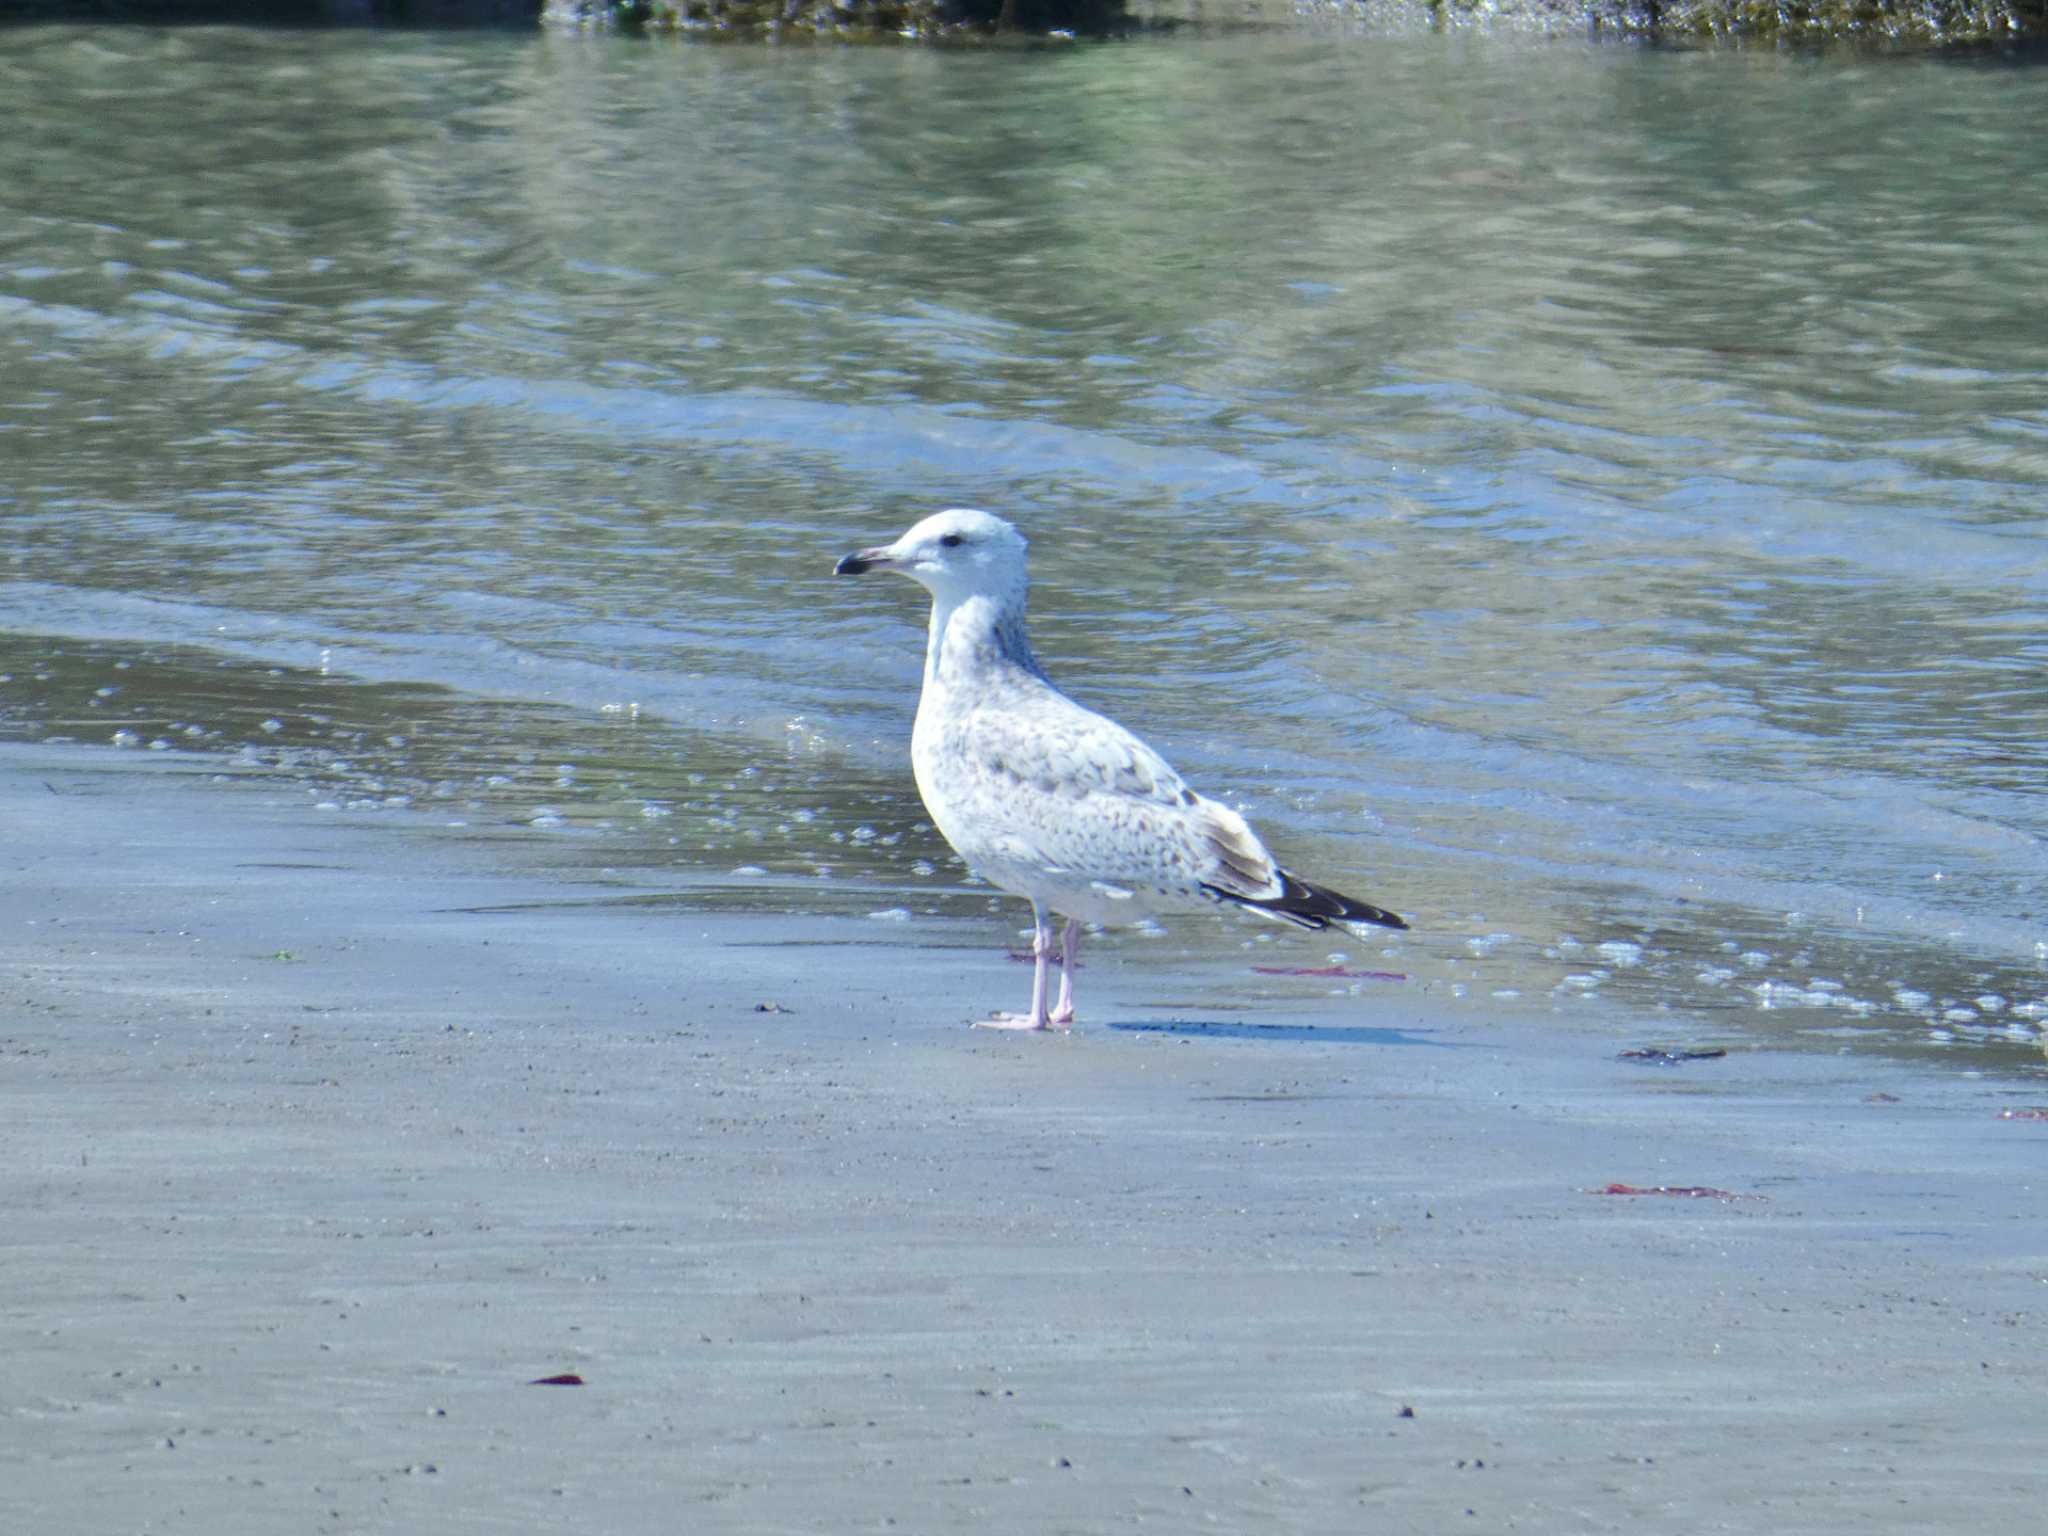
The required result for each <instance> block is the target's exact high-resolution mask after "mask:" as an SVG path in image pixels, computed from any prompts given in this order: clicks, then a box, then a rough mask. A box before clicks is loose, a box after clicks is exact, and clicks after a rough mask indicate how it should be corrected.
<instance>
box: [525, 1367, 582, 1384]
mask: <svg viewBox="0 0 2048 1536" xmlns="http://www.w3.org/2000/svg"><path fill="white" fill-rule="evenodd" d="M527 1385H528V1386H529V1387H580V1386H582V1385H583V1378H582V1377H581V1376H578V1375H577V1374H576V1373H575V1372H574V1371H564V1372H562V1374H561V1375H559V1376H536V1377H535V1378H534V1379H533V1380H532V1381H529V1382H528V1383H527Z"/></svg>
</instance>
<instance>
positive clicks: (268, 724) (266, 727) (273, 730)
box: [256, 720, 284, 736]
mask: <svg viewBox="0 0 2048 1536" xmlns="http://www.w3.org/2000/svg"><path fill="white" fill-rule="evenodd" d="M256 729H257V730H259V731H261V732H263V734H264V735H266V736H275V735H276V734H277V733H278V732H279V731H281V730H283V729H284V722H283V721H282V720H266V721H264V722H263V723H262V724H261V725H259V726H257V727H256Z"/></svg>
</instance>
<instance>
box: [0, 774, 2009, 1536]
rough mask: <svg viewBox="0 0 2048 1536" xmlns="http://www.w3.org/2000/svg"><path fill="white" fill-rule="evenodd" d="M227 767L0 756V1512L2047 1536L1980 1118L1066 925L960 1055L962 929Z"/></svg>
mask: <svg viewBox="0 0 2048 1536" xmlns="http://www.w3.org/2000/svg"><path fill="white" fill-rule="evenodd" d="M218 771H219V768H218V764H216V763H214V762H211V761H208V760H202V759H196V758H192V759H187V758H181V757H179V756H178V755H176V754H154V755H152V754H147V753H139V752H131V753H117V752H112V751H108V750H105V749H88V748H66V747H25V746H14V747H8V748H6V749H4V751H0V825H4V827H5V828H6V836H5V843H4V848H0V1179H4V1181H5V1186H4V1187H5V1194H4V1204H5V1208H6V1210H7V1211H8V1213H9V1221H8V1229H7V1238H6V1245H5V1253H6V1264H5V1268H4V1272H0V1341H4V1347H5V1356H6V1360H7V1362H8V1370H7V1382H6V1388H5V1391H4V1394H0V1530H4V1531H7V1532H22V1533H37V1536H71V1533H77V1536H87V1533H90V1536H104V1533H109V1532H192V1533H202V1532H203V1533H209V1536H217V1533H244V1532H246V1533H251V1536H257V1533H261V1536H275V1533H279V1532H313V1531H320V1532H394V1533H397V1532H404V1533H438V1532H450V1533H454V1532H488V1531H504V1532H532V1531H553V1530H571V1529H574V1530H577V1531H584V1532H604V1533H614V1536H617V1533H626V1536H632V1533H640V1532H650V1533H651V1532H671V1531H734V1532H782V1531H834V1532H840V1531H869V1530H898V1531H906V1532H950V1531H969V1530H973V1531H1018V1532H1087V1533H1093V1532H1115V1531H1125V1530H1132V1529H1138V1528H1145V1529H1152V1530H1166V1531H1181V1530H1197V1529H1214V1530H1220V1531H1239V1532H1276V1531H1285V1532H1349V1531H1375V1532H1379V1531H1399V1532H1408V1531H1413V1532H1445V1531H1474V1532H1488V1531H1506V1530H1520V1531H1534V1532H1546V1531H1629V1532H1646V1531H1648V1532H1673V1533H1677V1532H1686V1533H1694V1532H1704V1531H1719V1530H1727V1531H1743V1532H1756V1531H1769V1532H1773V1533H1791V1532H1835V1531H1842V1532H1848V1531H1858V1532H1864V1531H1899V1532H1908V1531H1911V1532H1925V1531H1937V1530H1939V1531H1946V1530H1954V1531H1966V1530H1968V1531H2000V1530H2020V1529H2025V1528H2028V1527H2029V1525H2030V1523H2031V1522H2033V1521H2036V1520H2038V1519H2039V1514H2040V1509H2041V1501H2042V1496H2043V1492H2044V1487H2048V1485H2044V1481H2043V1477H2042V1474H2041V1471H2040V1450H2041V1433H2040V1430H2039V1427H2038V1426H2039V1413H2040V1404H2041V1402H2042V1400H2043V1392H2044V1389H2048V1363H2044V1362H2048V1355H2044V1351H2043V1349H2042V1344H2041V1340H2042V1337H2043V1331H2042V1330H2043V1323H2044V1317H2043V1312H2044V1306H2048V1225H2044V1222H2043V1219H2042V1218H2043V1202H2042V1187H2041V1173H2040V1170H2041V1167H2042V1162H2043V1157H2044V1151H2048V1123H2040V1122H2036V1121H2031V1120H2025V1119H2010V1118H2001V1111H2002V1110H2008V1109H2012V1108H2016V1107H2025V1106H2028V1105H2033V1104H2039V1103H2041V1102H2042V1099H2043V1097H2044V1096H2043V1095H2042V1094H2041V1093H2040V1092H2039V1091H2038V1089H2035V1090H2033V1091H2032V1094H2031V1096H2030V1094H2029V1085H2027V1084H2025V1083H2015V1082H2013V1081H2010V1080H2001V1079H1998V1078H1995V1077H1989V1076H1987V1077H1973V1076H1970V1075H1968V1074H1966V1073H1964V1072H1963V1071H1961V1070H1957V1071H1955V1072H1952V1073H1950V1074H1948V1075H1935V1074H1933V1073H1932V1072H1929V1071H1926V1070H1923V1069H1919V1068H1914V1067H1910V1066H1905V1065H1899V1064H1896V1063H1889V1062H1886V1061H1884V1060H1881V1059H1879V1058H1875V1057H1873V1056H1869V1055H1808V1054H1796V1053H1790V1052H1764V1051H1755V1052H1745V1051H1741V1050H1737V1051H1735V1052H1734V1053H1732V1054H1730V1055H1729V1056H1727V1057H1726V1058H1722V1059H1718V1060H1713V1061H1706V1062H1698V1063H1693V1064H1690V1065H1688V1066H1685V1067H1683V1068H1678V1069H1671V1070H1658V1069H1655V1068H1645V1067H1642V1066H1640V1065H1635V1064H1631V1063H1627V1062H1621V1061H1618V1060H1617V1059H1616V1052H1617V1049H1618V1048H1619V1047H1620V1046H1622V1045H1626V1044H1630V1043H1640V1042H1633V1041H1630V1040H1628V1039H1625V1038H1617V1037H1616V1035H1615V1033H1614V1032H1613V1031H1612V1029H1611V1028H1608V1027H1605V1026H1602V1025H1600V1024H1599V1023H1598V1021H1595V1020H1588V1021H1585V1022H1581V1023H1578V1024H1573V1025H1565V1024H1561V1023H1560V1022H1559V1020H1558V1019H1557V1018H1555V1017H1553V1016H1551V1015H1549V1014H1547V1013H1543V1012H1541V1011H1540V1010H1537V1009H1534V1008H1531V1009H1530V1010H1529V1011H1528V1012H1526V1013H1523V1014H1517V1013H1516V1012H1515V1011H1514V1010H1515V1005H1514V1004H1504V1005H1503V1006H1502V1007H1501V1009H1500V1010H1498V1011H1497V1012H1488V1011H1485V1010H1472V1009H1463V1010H1458V1011H1455V1012H1452V1011H1447V1010H1435V1009H1433V1008H1432V1006H1431V1005H1430V1003H1429V1001H1428V999H1427V998H1418V997H1414V996H1409V995H1407V994H1405V993H1404V992H1403V991H1401V990H1400V989H1398V988H1390V989H1388V990H1387V991H1386V992H1384V993H1376V994H1373V995H1371V996H1368V997H1365V998H1337V997H1327V998H1325V997H1309V998H1306V999H1304V1000H1300V1001H1298V1002H1287V1003H1285V1004H1284V1005H1281V1004H1276V1005H1273V1006H1271V1007H1262V1008H1256V1009H1253V1010H1251V1011H1250V1012H1248V1013H1240V1012H1231V1013H1229V1014H1228V1015H1220V1016H1219V1017H1217V1018H1214V1019H1205V1018H1204V1017H1203V1016H1202V1014H1201V1013H1200V1011H1199V1009H1198V1006H1197V1005H1196V1004H1194V1003H1191V1002H1190V1001H1189V1000H1190V999H1197V1000H1198V999H1199V998H1200V997H1201V995H1202V993H1203V988H1204V986H1205V985H1206V984H1207V980H1208V979H1213V978H1205V976H1204V974H1203V973H1202V972H1201V971H1200V969H1199V968H1197V969H1196V970H1195V971H1194V972H1193V973H1192V974H1187V975H1182V976H1178V977H1175V978H1173V979H1172V985H1173V986H1174V988H1175V992H1174V997H1173V998H1165V997H1163V996H1160V995H1155V994H1158V993H1160V989H1161V987H1162V986H1163V985H1165V983H1164V982H1163V981H1162V978H1161V974H1160V971H1159V968H1158V967H1157V966H1150V967H1136V966H1132V965H1128V964H1122V963H1119V960H1118V958H1117V956H1116V954H1115V953H1114V952H1106V953H1105V954H1104V956H1103V957H1102V958H1101V960H1100V961H1099V963H1098V964H1096V965H1095V966H1093V967H1091V968H1090V969H1089V970H1088V971H1087V974H1086V977H1085V980H1086V989H1085V990H1084V992H1083V994H1082V1001H1083V1010H1084V1011H1083V1023H1082V1027H1081V1028H1080V1029H1078V1030H1076V1031H1075V1033H1074V1034H1073V1035H1072V1036H1070V1037H1064V1038H1018V1037H1013V1036H997V1035H988V1034H984V1033H978V1032H974V1031H971V1030H969V1029H968V1028H966V1027H965V1025H964V1021H965V1020H966V1019H967V1018H968V1017H969V1016H970V1015H971V1014H972V1013H974V1012H975V1011H977V1010H978V1009H981V1008H985V1007H986V1006H988V1005H989V1004H991V1003H996V1002H1013V1001H1015V999H1014V998H1013V997H1012V996H1011V994H1012V993H1013V992H1015V991H1016V989H1018V988H1019V987H1020V985H1022V984H1023V983H1024V981H1025V975H1024V971H1023V969H1022V968H1021V967H1015V966H1009V965H1005V964H1004V963H1003V962H1002V960H1001V957H1000V955H999V954H998V953H997V950H998V947H999V946H1000V945H1001V944H1002V943H1003V942H1004V940H1005V939H1006V938H1007V937H1008V935H1009V931H1010V925H1008V924H1005V923H998V922H994V921H991V922H988V923H986V924H978V923H962V922H959V921H957V920H956V921H953V922H949V923H940V922H938V921H935V920H926V919H913V920H910V921H908V922H890V923H884V922H875V921H864V920H861V919H859V918H853V917H834V916H798V917H794V918H792V917H769V916H760V915H748V914H744V913H738V914H736V913H733V912H730V911H713V910H708V909H707V910H696V909H691V908H688V907H686V906H685V907H679V906H677V905H674V904H669V905H665V906H664V905H651V906H634V905H631V904H620V903H618V902H616V901H614V900H611V899H608V893H606V892H604V891H602V890H601V889H598V888H596V887H593V886H591V885H589V884H588V883H587V882H585V881H580V880H577V879H572V878H570V877H568V876H566V875H564V874H562V873H561V872H560V871H555V872H552V873H551V872H549V870H548V869H547V868H546V867H545V865H544V863H543V862H542V861H535V860H525V861H522V860H521V858H519V857H518V856H516V855H517V850H516V849H512V848H508V847H507V846H506V845H505V844H503V843H500V842H493V841H492V840H490V839H489V838H480V837H476V836H472V835H468V834H465V833H463V832H462V831H460V830H456V829H444V828H436V827H435V826H434V825H433V824H432V823H431V822H429V821H427V820H426V819H424V818H419V819H416V820H413V821H404V820H399V819H394V818H388V817H368V816H360V817H351V816H347V815H336V814H331V813H321V812H316V811H314V810H312V809H311V808H310V807H309V806H308V804H307V801H306V797H305V795H304V793H303V792H302V791H300V790H298V789H296V788H292V787H288V786H280V787H278V788H276V789H272V788H269V787H266V786H265V785H263V784H261V783H260V782H259V783H237V784H227V785H223V784H220V783H216V782H213V780H214V776H215V775H216V774H217V773H218ZM1200 921H1204V920H1199V919H1197V920H1190V922H1191V923H1199V922H1200ZM1176 934H1177V937H1182V938H1188V937H1189V935H1188V934H1186V933H1183V932H1182V931H1181V930H1178V929H1177V930H1176ZM1221 947H1222V946H1219V948H1221ZM1230 958H1231V957H1230V956H1223V957H1220V958H1219V960H1218V962H1217V964H1218V966H1219V967H1220V966H1221V965H1222V964H1223V963H1224V962H1225V960H1228V959H1230ZM1235 959H1236V960H1237V961H1239V962H1241V960H1242V956H1241V954H1240V955H1236V956H1235ZM1216 974H1217V975H1220V974H1221V971H1220V969H1219V971H1218V972H1217V973H1216ZM1174 999H1178V1001H1177V1002H1176V1001H1174ZM1680 1037H1681V1038H1682V1031H1681V1033H1680ZM1673 1038H1674V1034H1673V1021H1671V1020H1669V1019H1666V1020H1663V1021H1660V1024H1659V1029H1658V1032H1657V1039H1658V1040H1659V1041H1660V1042H1663V1043H1669V1042H1670V1041H1671V1040H1672V1039H1673ZM1617 1183H1619V1184H1627V1185H1631V1186H1635V1187H1638V1188H1654V1187H1657V1186H1664V1187H1678V1186H1704V1187H1709V1188H1712V1189H1716V1190H1721V1191H1725V1192H1727V1193H1728V1194H1729V1195H1731V1196H1734V1197H1739V1198H1718V1197H1713V1196H1704V1197H1677V1196H1671V1195H1635V1196H1631V1195H1613V1194H1604V1193H1599V1191H1602V1190H1604V1189H1605V1188H1606V1187H1607V1186H1609V1185H1611V1184H1617ZM551 1377H571V1378H574V1379H575V1380H576V1381H577V1382H579V1383H580V1384H576V1385H536V1384H534V1383H537V1382H540V1381H542V1380H544V1379H546V1378H551Z"/></svg>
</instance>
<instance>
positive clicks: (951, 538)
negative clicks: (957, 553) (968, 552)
mask: <svg viewBox="0 0 2048 1536" xmlns="http://www.w3.org/2000/svg"><path fill="white" fill-rule="evenodd" d="M939 542H940V543H941V544H943V545H945V546H946V548H948V549H958V548H959V547H960V546H961V545H962V544H964V543H966V542H967V541H966V540H965V539H963V538H961V537H960V535H959V534H957V533H948V534H945V535H942V536H941V537H940V539H939Z"/></svg>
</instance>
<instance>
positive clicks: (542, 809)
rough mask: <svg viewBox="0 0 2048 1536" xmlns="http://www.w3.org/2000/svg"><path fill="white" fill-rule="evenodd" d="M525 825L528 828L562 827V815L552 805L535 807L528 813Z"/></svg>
mask: <svg viewBox="0 0 2048 1536" xmlns="http://www.w3.org/2000/svg"><path fill="white" fill-rule="evenodd" d="M526 824H527V825H528V826H530V827H559V826H561V825H562V813H561V812H560V811H558V810H556V809H555V807H553V806H552V805H536V806H535V807H534V808H533V810H532V811H531V812H529V813H528V815H527V818H526Z"/></svg>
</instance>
